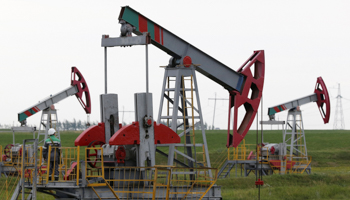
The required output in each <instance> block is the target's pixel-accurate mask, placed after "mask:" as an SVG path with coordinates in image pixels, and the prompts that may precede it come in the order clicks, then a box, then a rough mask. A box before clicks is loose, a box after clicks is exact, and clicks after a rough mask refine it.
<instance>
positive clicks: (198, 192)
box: [86, 166, 217, 199]
mask: <svg viewBox="0 0 350 200" xmlns="http://www.w3.org/2000/svg"><path fill="white" fill-rule="evenodd" d="M101 170H102V171H104V181H105V182H103V181H101V179H96V178H97V177H99V176H101V173H99V172H97V171H95V172H94V173H95V174H94V175H91V174H86V176H87V177H88V176H89V177H94V178H95V181H96V182H95V183H93V179H90V180H88V182H89V186H90V187H93V188H94V187H98V186H105V185H107V186H108V187H110V189H111V190H112V191H113V193H114V194H115V195H116V196H118V198H120V199H122V198H129V199H155V198H156V199H169V198H179V199H202V198H203V197H204V196H205V194H206V193H207V192H208V191H209V190H210V188H211V187H212V186H213V185H214V184H215V182H216V177H217V169H213V168H176V167H170V166H154V167H102V169H101ZM209 170H211V171H212V173H213V178H212V177H209ZM101 178H102V177H101ZM98 180H99V181H98ZM94 191H95V193H96V195H97V196H100V195H99V193H98V191H97V190H95V189H94Z"/></svg>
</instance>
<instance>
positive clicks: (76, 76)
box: [18, 67, 91, 125]
mask: <svg viewBox="0 0 350 200" xmlns="http://www.w3.org/2000/svg"><path fill="white" fill-rule="evenodd" d="M72 95H75V96H76V97H77V98H78V101H79V102H80V104H81V105H82V106H83V109H84V110H85V112H86V113H87V114H90V113H91V101H90V92H89V88H88V86H87V83H86V81H85V79H84V77H83V75H82V74H81V73H80V71H79V70H78V69H77V68H76V67H72V71H71V86H70V87H68V88H67V89H65V90H63V91H61V92H59V93H57V94H55V95H51V96H50V97H48V98H46V99H44V100H43V101H40V102H39V103H37V104H35V105H33V106H31V107H29V108H27V109H25V110H24V111H22V112H19V113H18V121H19V122H20V123H21V125H25V123H26V119H27V118H28V117H30V116H32V115H34V114H36V113H37V112H39V111H41V110H44V109H46V108H48V107H50V106H51V105H53V104H55V103H57V102H59V101H61V100H63V99H65V98H67V97H69V96H72ZM83 95H84V97H85V101H84V100H83Z"/></svg>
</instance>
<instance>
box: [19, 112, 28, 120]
mask: <svg viewBox="0 0 350 200" xmlns="http://www.w3.org/2000/svg"><path fill="white" fill-rule="evenodd" d="M27 117H28V116H27V115H26V114H24V113H21V114H18V121H23V120H25V119H27Z"/></svg>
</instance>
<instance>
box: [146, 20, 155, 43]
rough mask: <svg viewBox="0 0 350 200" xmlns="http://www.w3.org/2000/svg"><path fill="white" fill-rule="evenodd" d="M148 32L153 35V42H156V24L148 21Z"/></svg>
mask: <svg viewBox="0 0 350 200" xmlns="http://www.w3.org/2000/svg"><path fill="white" fill-rule="evenodd" d="M147 29H148V30H147V31H148V32H149V33H150V34H151V38H152V40H155V37H154V23H153V22H151V21H149V20H147Z"/></svg>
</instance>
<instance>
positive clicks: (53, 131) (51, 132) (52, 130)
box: [47, 128, 56, 135]
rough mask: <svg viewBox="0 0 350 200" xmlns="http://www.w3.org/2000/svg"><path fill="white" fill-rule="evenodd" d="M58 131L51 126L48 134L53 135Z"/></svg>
mask: <svg viewBox="0 0 350 200" xmlns="http://www.w3.org/2000/svg"><path fill="white" fill-rule="evenodd" d="M55 133H56V130H55V129H54V128H50V129H49V131H48V133H47V134H48V135H53V134H55Z"/></svg>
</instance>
